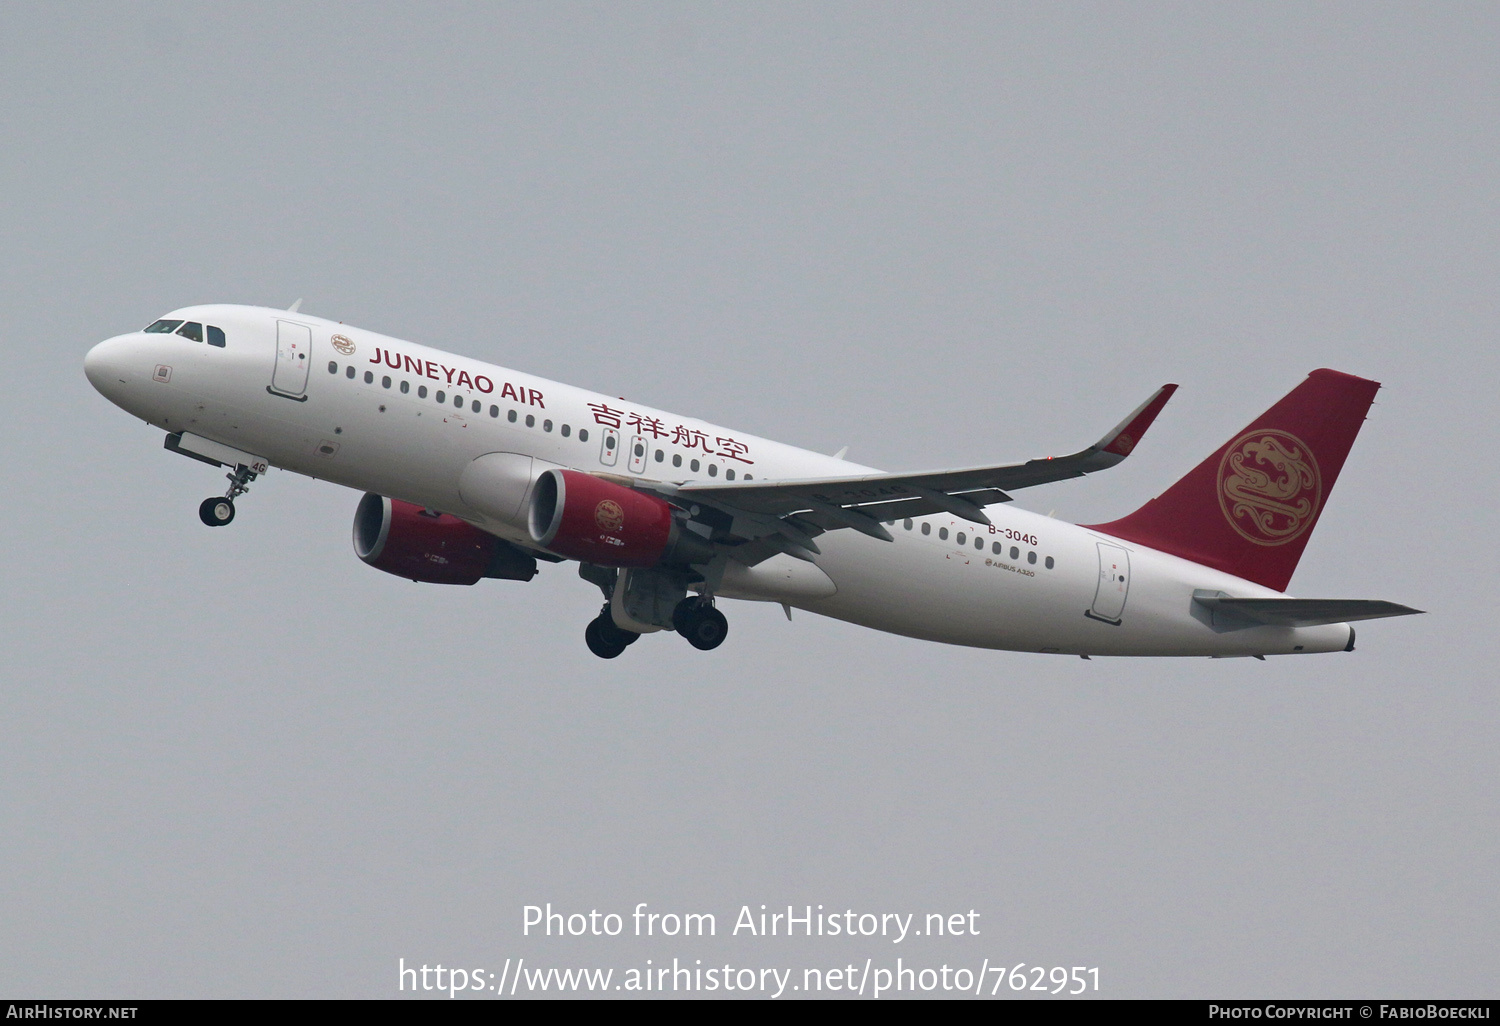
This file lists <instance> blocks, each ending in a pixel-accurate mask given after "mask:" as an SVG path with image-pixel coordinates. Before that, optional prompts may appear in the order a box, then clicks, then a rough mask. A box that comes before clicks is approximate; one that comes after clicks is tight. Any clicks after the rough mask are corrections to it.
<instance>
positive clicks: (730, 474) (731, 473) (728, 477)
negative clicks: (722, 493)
mask: <svg viewBox="0 0 1500 1026" xmlns="http://www.w3.org/2000/svg"><path fill="white" fill-rule="evenodd" d="M724 480H726V481H733V480H734V468H733V467H730V468H729V469H728V470H726V471H724Z"/></svg>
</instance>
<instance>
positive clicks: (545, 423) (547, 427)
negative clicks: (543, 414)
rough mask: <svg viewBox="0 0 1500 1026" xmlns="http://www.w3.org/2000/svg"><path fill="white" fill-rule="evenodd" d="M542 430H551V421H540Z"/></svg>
mask: <svg viewBox="0 0 1500 1026" xmlns="http://www.w3.org/2000/svg"><path fill="white" fill-rule="evenodd" d="M542 430H543V431H551V430H552V422H551V421H550V420H544V421H542Z"/></svg>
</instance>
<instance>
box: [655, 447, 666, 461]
mask: <svg viewBox="0 0 1500 1026" xmlns="http://www.w3.org/2000/svg"><path fill="white" fill-rule="evenodd" d="M666 459H667V454H666V453H665V452H663V451H662V450H661V449H658V450H656V462H658V463H665V462H666Z"/></svg>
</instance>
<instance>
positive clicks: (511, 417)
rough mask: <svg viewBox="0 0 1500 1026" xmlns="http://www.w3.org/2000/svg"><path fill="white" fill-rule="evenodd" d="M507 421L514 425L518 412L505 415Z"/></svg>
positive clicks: (513, 411)
mask: <svg viewBox="0 0 1500 1026" xmlns="http://www.w3.org/2000/svg"><path fill="white" fill-rule="evenodd" d="M505 419H506V420H508V421H510V422H511V423H512V424H514V423H515V422H516V411H515V410H510V411H508V412H507V413H506V414H505Z"/></svg>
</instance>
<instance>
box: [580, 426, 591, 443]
mask: <svg viewBox="0 0 1500 1026" xmlns="http://www.w3.org/2000/svg"><path fill="white" fill-rule="evenodd" d="M578 440H579V441H580V442H587V441H588V440H589V429H588V428H579V429H578Z"/></svg>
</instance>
